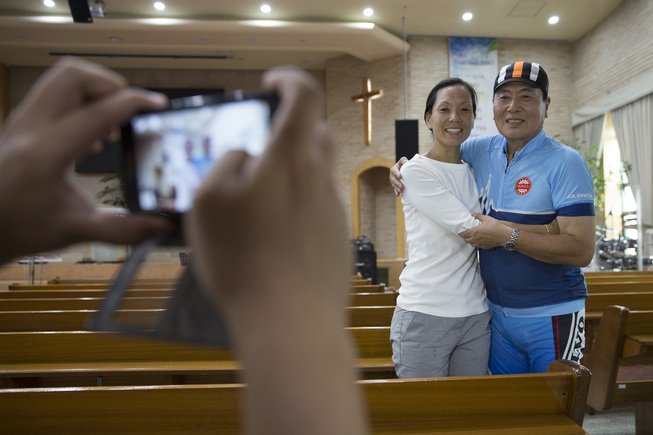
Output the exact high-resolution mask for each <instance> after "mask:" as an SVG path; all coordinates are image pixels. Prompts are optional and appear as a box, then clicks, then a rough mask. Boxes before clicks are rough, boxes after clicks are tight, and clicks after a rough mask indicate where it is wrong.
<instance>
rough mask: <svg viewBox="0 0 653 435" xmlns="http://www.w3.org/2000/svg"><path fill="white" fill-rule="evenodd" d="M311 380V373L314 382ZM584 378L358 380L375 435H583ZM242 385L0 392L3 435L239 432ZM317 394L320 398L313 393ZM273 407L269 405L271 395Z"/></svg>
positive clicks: (566, 371) (557, 368)
mask: <svg viewBox="0 0 653 435" xmlns="http://www.w3.org/2000/svg"><path fill="white" fill-rule="evenodd" d="M316 375H318V374H316ZM589 380H590V374H589V372H588V371H587V370H586V369H584V368H583V367H580V366H577V365H573V364H572V363H567V364H565V363H562V362H554V363H552V364H551V366H550V367H549V371H548V372H547V373H540V374H533V375H503V376H481V377H459V378H427V379H411V380H383V381H378V380H376V381H375V380H368V381H360V382H359V385H360V387H361V388H362V389H363V391H364V395H365V397H366V400H367V403H368V409H369V411H368V412H369V420H370V422H371V426H372V433H375V434H408V433H414V434H417V433H419V434H439V433H474V434H478V435H481V434H496V433H501V434H507V435H510V434H520V435H521V434H524V433H528V434H547V435H549V434H554V433H555V434H570V435H571V434H573V435H578V434H584V433H585V431H583V429H582V428H581V425H582V421H583V411H584V407H585V401H586V397H587V388H588V384H589ZM244 388H246V387H244V386H243V385H241V384H222V385H183V386H182V385H166V386H128V387H80V388H36V389H5V390H0V410H1V411H0V412H2V413H3V414H5V415H7V416H11V418H3V422H2V424H3V430H4V431H6V432H7V433H53V432H57V433H67V434H76V433H77V434H78V433H89V432H90V433H123V432H128V433H157V434H161V433H184V434H236V433H242V428H241V422H240V414H241V412H242V394H243V389H244ZM316 394H319V392H316ZM270 400H274V397H271V398H270Z"/></svg>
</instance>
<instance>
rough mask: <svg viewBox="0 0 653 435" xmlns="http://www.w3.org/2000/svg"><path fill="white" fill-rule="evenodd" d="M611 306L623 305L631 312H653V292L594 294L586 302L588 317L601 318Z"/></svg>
mask: <svg viewBox="0 0 653 435" xmlns="http://www.w3.org/2000/svg"><path fill="white" fill-rule="evenodd" d="M610 305H621V306H624V307H627V308H628V309H630V310H653V290H652V291H650V292H616V293H592V294H591V295H590V296H589V298H587V300H586V301H585V313H586V315H587V316H588V317H597V316H598V317H599V318H600V317H601V315H602V314H603V312H604V311H605V309H606V308H607V307H609V306H610Z"/></svg>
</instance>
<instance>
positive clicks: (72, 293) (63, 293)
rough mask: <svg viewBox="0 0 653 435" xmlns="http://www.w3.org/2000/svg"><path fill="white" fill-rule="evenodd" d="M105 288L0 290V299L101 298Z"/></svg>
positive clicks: (153, 292)
mask: <svg viewBox="0 0 653 435" xmlns="http://www.w3.org/2000/svg"><path fill="white" fill-rule="evenodd" d="M172 291H173V290H172V289H130V290H127V292H126V294H125V296H126V297H128V296H134V297H136V296H141V297H149V296H170V295H172ZM106 294H107V290H20V291H13V290H10V291H0V299H19V298H25V299H31V298H35V299H53V298H54V299H61V298H103V297H105V296H106Z"/></svg>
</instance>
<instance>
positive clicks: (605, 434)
mask: <svg viewBox="0 0 653 435" xmlns="http://www.w3.org/2000/svg"><path fill="white" fill-rule="evenodd" d="M583 429H585V430H586V431H587V432H589V434H590V435H635V406H634V405H633V404H629V403H620V404H618V405H614V406H613V407H612V408H610V409H606V410H605V411H601V412H597V413H595V414H594V415H589V414H585V420H584V422H583Z"/></svg>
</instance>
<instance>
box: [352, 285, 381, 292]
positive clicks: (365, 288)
mask: <svg viewBox="0 0 653 435" xmlns="http://www.w3.org/2000/svg"><path fill="white" fill-rule="evenodd" d="M349 291H350V292H351V293H374V292H384V291H385V284H369V285H352V286H349Z"/></svg>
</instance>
